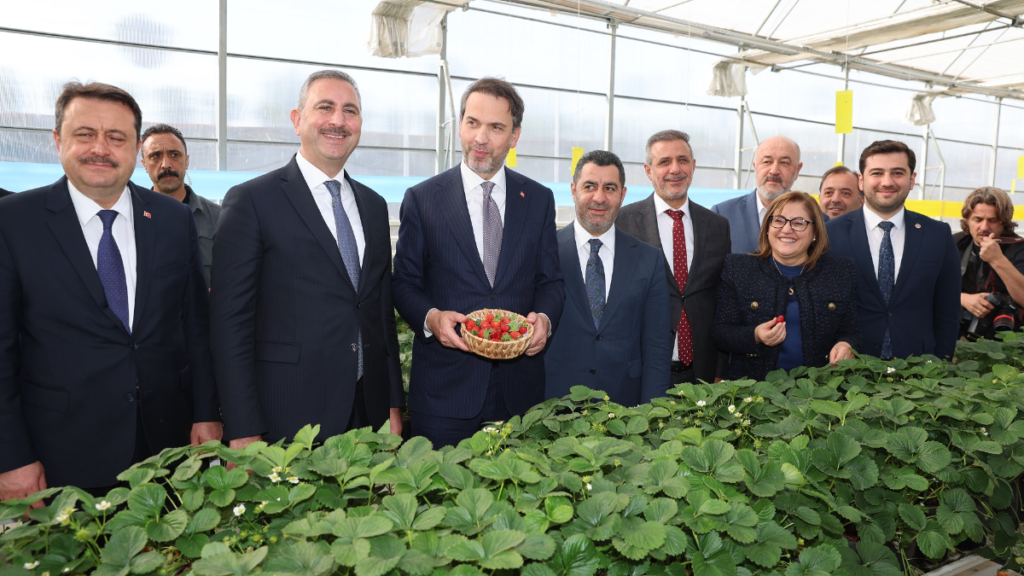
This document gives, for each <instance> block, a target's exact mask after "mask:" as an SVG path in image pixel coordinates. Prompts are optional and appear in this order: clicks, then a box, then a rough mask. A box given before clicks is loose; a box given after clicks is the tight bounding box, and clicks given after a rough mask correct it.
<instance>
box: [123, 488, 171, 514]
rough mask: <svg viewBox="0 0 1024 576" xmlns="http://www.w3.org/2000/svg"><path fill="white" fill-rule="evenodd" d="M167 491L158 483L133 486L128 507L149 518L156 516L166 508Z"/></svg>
mask: <svg viewBox="0 0 1024 576" xmlns="http://www.w3.org/2000/svg"><path fill="white" fill-rule="evenodd" d="M166 499H167V492H166V491H164V489H163V487H162V486H157V485H156V484H143V485H141V486H136V487H135V488H132V492H131V494H130V495H129V496H128V509H129V510H131V511H132V512H138V513H139V514H141V515H142V516H145V517H147V518H154V517H156V516H157V515H158V514H159V513H160V511H161V510H163V509H164V501H165V500H166Z"/></svg>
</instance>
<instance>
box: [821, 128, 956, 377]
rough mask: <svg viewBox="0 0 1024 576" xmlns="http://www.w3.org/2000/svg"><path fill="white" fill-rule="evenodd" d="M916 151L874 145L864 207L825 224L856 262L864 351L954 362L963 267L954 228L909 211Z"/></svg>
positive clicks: (865, 155) (863, 165)
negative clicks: (922, 356) (930, 356)
mask: <svg viewBox="0 0 1024 576" xmlns="http://www.w3.org/2000/svg"><path fill="white" fill-rule="evenodd" d="M915 163H916V159H915V156H914V151H913V150H911V149H910V148H908V147H907V145H906V144H904V143H902V142H897V141H894V140H880V141H877V142H873V143H872V144H871V145H870V146H868V147H867V148H865V149H864V151H863V152H862V153H861V155H860V184H861V188H862V189H863V190H864V198H865V202H866V203H865V205H864V207H863V208H860V209H858V210H854V211H853V212H850V213H848V214H846V215H845V216H840V217H839V218H836V219H835V220H832V221H831V222H829V223H828V224H826V225H825V228H826V229H827V230H828V236H829V245H830V246H831V251H832V253H834V254H835V255H837V256H846V257H848V258H852V259H853V260H854V262H855V263H856V264H857V269H858V278H857V284H858V287H857V304H858V321H859V322H860V330H861V333H862V334H863V337H864V343H863V347H862V349H861V350H858V351H859V352H863V353H866V354H870V355H872V356H878V357H881V358H886V359H889V358H906V357H908V356H919V355H922V354H934V355H936V356H939V357H952V356H953V351H954V349H955V348H956V339H957V331H958V330H959V318H960V263H959V258H958V257H957V251H956V246H955V245H954V243H953V236H952V235H951V234H950V230H949V226H948V225H947V224H945V223H943V222H939V221H936V220H933V219H931V218H929V217H927V216H925V215H923V214H918V213H916V212H911V211H909V210H907V209H906V208H904V206H903V205H904V202H905V201H906V199H907V196H908V195H909V194H910V191H911V190H912V189H913V188H914V179H915V177H916V176H917V175H916V174H915V173H914V165H915Z"/></svg>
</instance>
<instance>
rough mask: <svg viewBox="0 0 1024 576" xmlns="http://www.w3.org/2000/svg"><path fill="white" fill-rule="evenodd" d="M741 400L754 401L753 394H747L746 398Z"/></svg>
mask: <svg viewBox="0 0 1024 576" xmlns="http://www.w3.org/2000/svg"><path fill="white" fill-rule="evenodd" d="M743 401H744V402H753V401H754V397H753V396H747V397H746V398H744V399H743Z"/></svg>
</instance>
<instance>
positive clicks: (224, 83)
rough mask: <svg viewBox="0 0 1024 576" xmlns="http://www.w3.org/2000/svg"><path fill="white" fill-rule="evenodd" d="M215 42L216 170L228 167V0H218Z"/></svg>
mask: <svg viewBox="0 0 1024 576" xmlns="http://www.w3.org/2000/svg"><path fill="white" fill-rule="evenodd" d="M219 13H220V14H219V19H218V23H219V29H220V30H219V36H220V38H219V40H218V42H217V170H227V169H228V0H220V6H219Z"/></svg>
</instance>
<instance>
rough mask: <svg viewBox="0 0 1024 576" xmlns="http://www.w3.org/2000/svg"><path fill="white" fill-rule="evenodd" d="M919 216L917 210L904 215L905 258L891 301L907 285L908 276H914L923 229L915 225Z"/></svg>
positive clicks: (901, 261)
mask: <svg viewBox="0 0 1024 576" xmlns="http://www.w3.org/2000/svg"><path fill="white" fill-rule="evenodd" d="M918 219H919V216H918V214H917V213H915V212H911V211H910V210H907V211H906V212H904V215H903V258H902V259H901V260H900V269H899V270H898V271H897V276H896V285H895V286H894V287H893V290H892V297H891V299H890V302H896V297H897V296H898V295H899V293H900V289H901V288H902V287H904V286H906V285H907V282H909V280H908V278H910V277H911V276H913V272H912V270H913V268H914V262H916V261H917V254H918V252H920V251H921V243H922V238H921V236H922V231H921V229H920V228H916V227H914V224H917V223H918Z"/></svg>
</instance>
